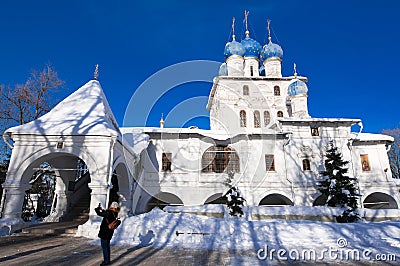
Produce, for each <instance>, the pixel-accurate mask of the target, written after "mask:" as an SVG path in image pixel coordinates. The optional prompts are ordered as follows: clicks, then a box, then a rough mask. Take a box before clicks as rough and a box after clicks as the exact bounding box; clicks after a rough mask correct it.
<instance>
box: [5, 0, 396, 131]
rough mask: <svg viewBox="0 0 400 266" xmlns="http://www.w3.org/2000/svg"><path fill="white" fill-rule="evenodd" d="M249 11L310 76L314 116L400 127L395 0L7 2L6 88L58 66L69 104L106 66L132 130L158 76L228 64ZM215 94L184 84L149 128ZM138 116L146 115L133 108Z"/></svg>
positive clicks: (256, 34)
mask: <svg viewBox="0 0 400 266" xmlns="http://www.w3.org/2000/svg"><path fill="white" fill-rule="evenodd" d="M245 9H247V10H249V11H250V15H249V25H250V26H249V28H250V31H251V37H253V38H254V39H256V40H258V41H259V42H260V43H261V44H265V42H266V41H267V32H266V20H267V18H269V19H271V20H272V38H273V41H274V42H275V43H278V44H279V45H281V46H282V48H283V50H284V57H283V66H282V72H283V75H284V76H289V75H292V73H293V63H296V64H297V71H298V73H299V74H300V75H302V76H307V77H308V78H309V81H308V83H307V84H308V87H309V111H310V114H311V115H312V116H313V117H345V118H361V119H362V120H363V122H364V131H365V132H380V131H381V130H382V129H385V128H393V127H396V126H400V116H399V111H398V105H397V104H398V103H397V102H398V98H399V96H400V88H399V85H398V83H397V81H398V78H397V77H398V72H399V70H400V68H399V64H400V50H399V48H398V47H399V43H400V30H399V28H400V21H399V20H398V13H399V11H400V2H399V1H394V0H381V1H362V0H359V1H358V0H349V1H344V0H343V1H314V0H308V1H295V0H293V1H292V0H287V1H281V0H269V1H265V0H264V1H258V0H251V1H250V0H246V1H218V0H214V1H183V0H182V1H178V0H169V1H128V0H125V1H123V0H121V1H118V0H113V1H104V0H103V1H101V0H90V1H83V0H81V1H78V0H70V1H41V0H38V1H28V0H25V1H21V0H3V1H1V2H0V33H1V44H0V47H1V49H0V84H6V85H7V84H10V85H12V84H15V83H23V82H24V81H25V79H26V77H27V76H28V74H29V71H30V70H31V69H40V68H41V67H43V66H44V65H45V64H46V63H48V62H51V64H52V65H53V66H54V68H55V69H56V70H57V71H58V73H59V76H60V78H61V79H63V80H65V81H66V87H67V88H66V89H65V91H62V92H60V96H59V97H60V98H61V99H62V98H64V97H65V96H67V95H68V94H70V93H72V92H73V91H74V90H76V89H78V88H79V87H80V86H81V85H83V84H84V83H86V82H87V81H88V80H90V79H91V78H92V77H93V71H94V66H95V64H97V63H98V64H99V65H100V77H99V80H100V82H101V84H102V87H103V90H104V92H105V94H106V96H107V98H108V101H109V103H110V106H111V108H112V110H113V112H114V115H115V116H116V118H117V120H118V122H119V124H120V125H122V124H123V121H124V116H125V110H126V108H127V106H128V103H129V100H130V98H131V97H132V95H133V94H134V92H135V90H136V89H137V88H138V87H139V86H140V85H141V84H142V83H143V82H144V81H145V80H146V79H147V78H149V77H150V76H151V75H153V74H154V73H156V72H157V71H159V70H161V69H163V68H165V67H168V66H171V65H173V64H176V63H180V62H184V61H188V60H212V61H220V62H222V61H223V60H224V58H223V49H224V46H225V43H226V42H227V41H229V40H230V31H231V19H232V17H236V21H237V23H236V35H237V37H238V38H239V39H241V38H242V37H243V35H244V26H243V23H242V20H243V12H244V10H245ZM217 74H218V73H217V72H215V75H217ZM210 88H211V84H209V83H206V82H197V83H194V82H192V83H188V84H183V85H180V86H177V87H176V88H174V89H173V90H171V91H169V92H168V93H167V94H166V95H165V96H164V97H162V98H161V99H160V100H159V101H158V102H155V103H154V106H153V107H152V110H150V114H149V116H148V119H147V120H146V123H147V124H148V125H150V126H152V125H153V126H156V125H158V120H159V118H160V115H161V113H164V114H168V113H169V112H170V111H171V110H172V109H173V107H174V106H176V104H179V103H181V102H182V101H184V100H185V99H188V98H193V97H199V99H201V100H203V101H204V99H206V96H208V94H209V91H210ZM150 90H151V89H149V93H151V91H150ZM201 100H199V101H201ZM193 108H194V107H193ZM196 108H200V107H198V106H197V105H196ZM204 108H205V107H204ZM204 112H205V111H204V110H199V114H203V113H204ZM130 115H132V116H141V115H142V111H141V110H138V111H137V112H136V111H135V108H134V107H133V108H132V110H130ZM169 119H170V121H171V122H170V123H169V124H168V123H167V126H187V125H188V124H190V123H192V124H195V123H200V124H199V125H200V127H206V126H207V125H206V118H203V119H199V120H198V121H190V122H188V123H185V124H182V125H180V124H174V121H173V117H170V118H169ZM178 120H179V119H178ZM179 123H181V122H179ZM137 126H140V125H137Z"/></svg>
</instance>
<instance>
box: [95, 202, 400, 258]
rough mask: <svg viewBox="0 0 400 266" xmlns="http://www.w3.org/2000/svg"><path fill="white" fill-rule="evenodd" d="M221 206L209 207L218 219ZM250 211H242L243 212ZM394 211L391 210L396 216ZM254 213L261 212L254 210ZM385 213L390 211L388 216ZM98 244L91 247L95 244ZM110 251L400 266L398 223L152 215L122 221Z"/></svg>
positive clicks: (316, 211) (318, 211) (324, 211)
mask: <svg viewBox="0 0 400 266" xmlns="http://www.w3.org/2000/svg"><path fill="white" fill-rule="evenodd" d="M223 209H224V206H218V205H217V206H213V207H211V209H210V207H208V209H207V211H208V212H215V213H219V212H220V211H221V210H223ZM167 210H168V211H179V210H180V211H181V210H185V211H186V212H191V211H197V212H199V211H205V210H206V209H201V208H190V207H189V208H186V209H185V207H183V208H180V209H179V208H167ZM264 210H266V211H264V212H265V213H278V212H279V213H282V211H283V210H285V211H286V213H291V212H295V213H297V214H298V212H299V210H300V211H302V212H303V214H307V213H308V214H309V215H310V214H311V215H325V214H327V212H330V213H331V214H334V213H335V212H338V211H337V210H335V209H330V208H325V207H320V208H315V207H308V208H305V207H301V208H300V209H297V210H295V207H281V208H264ZM252 211H253V212H254V210H251V209H246V212H247V213H249V212H252ZM398 211H399V210H391V212H392V213H393V212H395V213H396V214H398ZM257 212H258V213H260V212H262V211H260V210H257ZM389 212H390V211H389ZM97 241H98V240H95V241H94V242H95V243H97ZM112 244H114V245H129V246H137V245H141V246H147V245H153V246H156V247H180V248H197V249H243V250H254V256H255V257H257V260H266V261H278V260H280V261H282V260H300V261H301V260H307V261H310V260H315V261H331V262H338V261H341V262H346V261H350V262H355V261H358V260H360V261H369V260H381V261H382V260H383V261H391V263H394V260H396V261H400V254H399V251H400V221H384V222H360V223H350V224H341V223H330V222H317V221H307V220H281V219H274V220H260V221H252V220H251V216H249V215H247V216H245V217H243V218H232V217H228V216H226V217H225V218H210V217H206V216H202V215H195V214H187V213H186V214H184V213H179V212H176V213H170V212H165V211H162V210H160V209H157V208H156V209H153V210H152V211H151V212H149V213H145V214H141V215H137V216H132V217H129V218H125V219H124V220H123V222H122V224H121V226H120V227H119V228H118V229H117V230H116V231H115V234H114V237H113V239H112Z"/></svg>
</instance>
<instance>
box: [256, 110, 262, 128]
mask: <svg viewBox="0 0 400 266" xmlns="http://www.w3.org/2000/svg"><path fill="white" fill-rule="evenodd" d="M260 120H261V119H260V112H259V111H254V127H260V126H261V121H260Z"/></svg>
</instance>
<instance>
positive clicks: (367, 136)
mask: <svg viewBox="0 0 400 266" xmlns="http://www.w3.org/2000/svg"><path fill="white" fill-rule="evenodd" d="M352 136H353V138H354V139H355V140H357V141H387V142H393V141H394V138H393V137H391V136H388V135H383V134H372V133H360V134H357V133H352Z"/></svg>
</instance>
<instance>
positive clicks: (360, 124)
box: [356, 121, 364, 139]
mask: <svg viewBox="0 0 400 266" xmlns="http://www.w3.org/2000/svg"><path fill="white" fill-rule="evenodd" d="M357 125H359V126H360V130H359V131H358V133H357V134H356V139H358V135H360V133H361V132H362V130H363V128H364V125H363V123H362V122H361V121H360V122H358V123H357Z"/></svg>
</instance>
